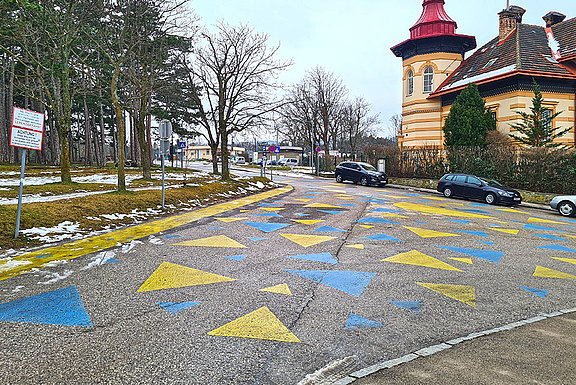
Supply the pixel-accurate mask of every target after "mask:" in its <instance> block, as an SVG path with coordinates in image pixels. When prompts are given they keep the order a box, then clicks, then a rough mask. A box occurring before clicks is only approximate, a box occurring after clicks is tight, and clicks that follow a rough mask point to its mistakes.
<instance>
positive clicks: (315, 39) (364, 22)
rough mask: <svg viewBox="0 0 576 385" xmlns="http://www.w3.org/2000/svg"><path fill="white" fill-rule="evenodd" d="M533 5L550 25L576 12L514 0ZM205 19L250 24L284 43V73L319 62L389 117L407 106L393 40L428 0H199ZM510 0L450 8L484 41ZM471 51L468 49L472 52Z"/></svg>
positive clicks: (289, 78)
mask: <svg viewBox="0 0 576 385" xmlns="http://www.w3.org/2000/svg"><path fill="white" fill-rule="evenodd" d="M511 4H513V5H518V6H521V7H523V8H525V9H526V14H525V15H524V20H523V22H524V23H526V24H535V25H544V21H543V20H542V16H544V15H545V14H546V13H548V12H549V11H558V12H562V13H564V14H565V15H567V17H568V18H573V17H576V1H575V0H554V1H543V0H512V1H511ZM191 5H192V8H194V10H195V12H196V14H197V15H198V16H199V17H200V18H201V19H202V22H203V23H204V24H206V25H213V24H216V23H217V22H218V21H225V22H226V23H228V24H239V23H244V24H248V25H249V26H251V27H253V28H254V29H255V30H256V31H258V32H264V33H267V34H268V36H269V40H270V43H271V44H277V43H280V45H281V48H280V51H279V54H280V56H281V57H282V58H286V59H293V61H294V65H293V66H292V67H291V68H290V69H289V70H288V71H286V73H284V74H283V76H282V78H281V80H282V81H283V82H285V83H286V84H294V83H298V82H299V81H300V80H301V79H302V78H303V77H304V75H305V73H306V71H307V70H309V69H311V68H313V67H315V66H317V65H319V66H321V67H324V68H325V69H326V70H328V71H330V72H333V73H334V74H335V75H336V76H338V77H340V78H341V79H342V81H343V83H344V84H345V85H346V86H347V87H348V89H349V90H350V97H356V96H362V97H364V98H365V99H366V100H367V101H368V102H369V103H370V104H371V105H372V110H373V112H374V113H378V114H379V115H380V119H381V120H382V122H383V124H382V130H381V133H380V134H381V135H388V134H389V131H388V127H387V126H388V119H389V118H390V117H391V116H392V115H394V114H400V113H401V103H402V102H401V99H402V93H401V89H402V84H401V76H402V60H401V59H400V58H397V57H395V56H394V54H392V52H391V51H390V47H392V46H394V45H396V44H398V43H401V42H403V41H404V40H406V39H408V38H409V37H410V32H409V28H410V27H411V26H412V25H414V23H415V22H416V21H417V20H418V18H419V17H420V15H421V13H422V0H192V2H191ZM505 7H506V0H480V1H472V0H446V5H445V9H446V11H447V13H448V15H450V17H451V18H452V19H454V20H455V21H456V22H457V23H458V29H457V31H456V32H457V33H459V34H464V35H473V36H475V37H476V41H477V44H478V47H481V46H482V45H483V44H485V43H486V42H488V41H489V40H490V39H492V38H494V37H495V36H497V35H498V15H497V13H498V12H500V11H501V10H502V9H504V8H505ZM468 55H469V54H468Z"/></svg>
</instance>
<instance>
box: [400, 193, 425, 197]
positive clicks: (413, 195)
mask: <svg viewBox="0 0 576 385" xmlns="http://www.w3.org/2000/svg"><path fill="white" fill-rule="evenodd" d="M403 195H407V196H409V197H421V196H422V195H420V194H413V193H403Z"/></svg>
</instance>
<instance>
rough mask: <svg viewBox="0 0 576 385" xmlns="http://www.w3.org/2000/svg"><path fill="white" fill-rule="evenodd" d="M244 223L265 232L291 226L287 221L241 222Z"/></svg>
mask: <svg viewBox="0 0 576 385" xmlns="http://www.w3.org/2000/svg"><path fill="white" fill-rule="evenodd" d="M242 223H244V224H245V225H248V226H251V227H254V228H256V229H258V230H260V231H263V232H265V233H271V232H272V231H276V230H280V229H283V228H284V227H288V226H291V225H290V224H289V223H268V222H242Z"/></svg>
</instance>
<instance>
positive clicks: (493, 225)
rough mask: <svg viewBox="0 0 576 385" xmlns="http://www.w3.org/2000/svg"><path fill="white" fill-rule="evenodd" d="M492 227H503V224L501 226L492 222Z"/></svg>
mask: <svg viewBox="0 0 576 385" xmlns="http://www.w3.org/2000/svg"><path fill="white" fill-rule="evenodd" d="M490 227H502V226H500V225H495V224H493V223H491V224H490Z"/></svg>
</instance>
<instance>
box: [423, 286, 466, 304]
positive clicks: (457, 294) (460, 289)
mask: <svg viewBox="0 0 576 385" xmlns="http://www.w3.org/2000/svg"><path fill="white" fill-rule="evenodd" d="M416 283H417V284H418V285H420V286H423V287H425V288H427V289H430V290H433V291H435V292H436V293H440V294H443V295H445V296H447V297H450V298H453V299H455V300H457V301H460V302H463V303H465V304H466V305H468V306H472V307H476V289H475V288H474V286H463V285H443V284H439V283H423V282H416Z"/></svg>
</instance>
